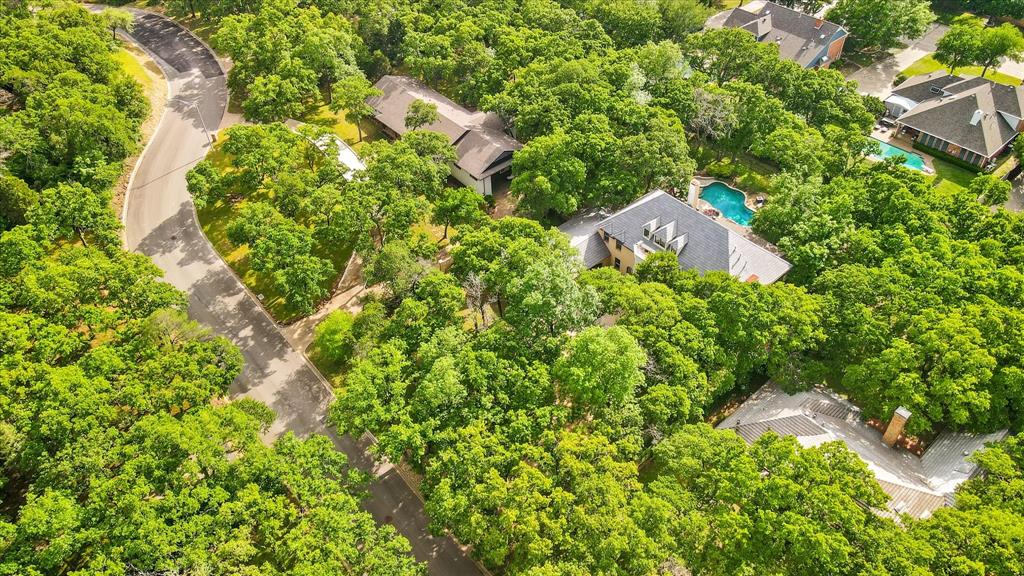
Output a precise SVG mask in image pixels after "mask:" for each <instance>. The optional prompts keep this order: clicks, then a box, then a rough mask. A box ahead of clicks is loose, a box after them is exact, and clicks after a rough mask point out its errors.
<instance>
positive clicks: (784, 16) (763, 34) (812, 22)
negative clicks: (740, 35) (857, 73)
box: [712, 0, 849, 68]
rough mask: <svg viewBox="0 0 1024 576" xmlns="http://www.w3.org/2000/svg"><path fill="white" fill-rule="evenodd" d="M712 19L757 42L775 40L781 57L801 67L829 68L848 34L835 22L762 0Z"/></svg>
mask: <svg viewBox="0 0 1024 576" xmlns="http://www.w3.org/2000/svg"><path fill="white" fill-rule="evenodd" d="M715 22H720V24H717V25H718V26H721V27H723V28H739V29H740V30H746V31H747V32H750V33H751V34H753V35H754V37H755V38H757V41H758V42H765V43H768V42H770V43H772V44H775V45H776V46H778V47H779V57H780V58H784V59H786V60H792V61H794V62H796V63H797V64H799V65H801V66H803V67H804V68H828V67H829V66H830V65H831V64H832V63H833V62H835V61H836V60H838V59H839V57H840V56H842V54H843V46H844V45H845V44H846V38H847V36H849V33H848V32H847V31H846V29H845V28H843V27H842V26H840V25H838V24H835V23H832V22H829V21H828V20H824V19H822V18H817V17H815V16H810V15H808V14H804V13H803V12H800V11H798V10H794V9H792V8H787V7H785V6H782V5H781V4H776V3H775V2H768V1H765V0H754V1H753V2H749V3H748V4H747V5H746V6H741V7H739V8H734V9H733V10H731V11H730V12H729V13H728V14H727V15H726V16H725V18H724V20H722V19H716V20H715ZM712 25H716V24H712Z"/></svg>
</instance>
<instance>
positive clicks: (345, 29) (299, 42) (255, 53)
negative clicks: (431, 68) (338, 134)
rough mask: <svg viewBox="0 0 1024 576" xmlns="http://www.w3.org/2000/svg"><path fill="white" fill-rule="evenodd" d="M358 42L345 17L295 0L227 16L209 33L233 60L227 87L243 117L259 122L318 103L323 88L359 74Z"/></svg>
mask: <svg viewBox="0 0 1024 576" xmlns="http://www.w3.org/2000/svg"><path fill="white" fill-rule="evenodd" d="M359 43H360V41H359V37H358V36H356V35H355V34H354V33H353V32H352V27H351V25H350V24H349V21H348V20H347V19H345V18H344V17H342V16H339V15H337V14H334V13H323V12H321V11H320V9H318V8H317V7H316V6H309V7H306V6H305V5H301V6H300V3H299V2H298V1H297V0H274V1H272V2H266V3H261V7H260V9H259V10H258V11H257V12H256V13H253V14H248V13H246V14H237V15H231V16H228V17H226V18H224V19H223V20H222V21H221V22H220V25H219V28H218V30H217V33H216V34H214V36H213V46H214V47H215V48H216V49H217V50H220V51H222V52H224V53H225V54H227V55H228V56H230V57H231V60H232V62H233V63H234V65H233V66H232V68H231V71H230V72H229V73H228V86H229V87H230V88H231V90H232V92H233V93H234V94H235V95H236V96H238V97H239V98H240V99H241V104H242V109H243V110H244V111H245V115H246V117H248V118H250V119H253V120H258V121H274V120H284V119H286V118H294V117H298V116H300V115H301V114H302V113H303V112H304V111H306V110H309V109H310V108H313V107H315V106H317V105H318V104H319V103H321V102H322V99H323V98H322V97H323V91H328V90H329V89H330V87H331V86H332V85H334V84H335V83H336V82H338V81H340V80H342V79H345V78H348V77H351V76H356V77H358V76H362V72H361V71H360V70H359V68H357V67H356V57H355V54H356V51H357V49H358V48H359V47H358V44H359ZM329 99H330V97H329V95H328V101H329Z"/></svg>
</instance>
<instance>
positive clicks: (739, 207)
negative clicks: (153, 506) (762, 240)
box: [700, 182, 754, 226]
mask: <svg viewBox="0 0 1024 576" xmlns="http://www.w3.org/2000/svg"><path fill="white" fill-rule="evenodd" d="M700 197H701V198H703V199H704V200H707V202H708V203H709V204H711V205H712V206H714V207H715V208H717V209H718V211H719V212H721V213H722V216H725V217H726V218H728V219H729V220H732V221H733V222H735V223H737V224H739V225H741V226H750V221H751V220H752V219H753V218H754V211H753V210H751V209H750V208H747V205H746V204H744V202H743V201H744V200H745V198H746V197H745V196H744V195H743V192H740V191H739V190H737V189H735V188H731V187H729V186H726V185H725V184H722V183H721V182H712V183H711V184H708V185H707V186H705V187H704V189H703V190H701V191H700Z"/></svg>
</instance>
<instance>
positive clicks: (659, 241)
mask: <svg viewBox="0 0 1024 576" xmlns="http://www.w3.org/2000/svg"><path fill="white" fill-rule="evenodd" d="M654 243H655V244H657V245H658V246H661V247H662V248H664V247H665V239H664V238H662V237H661V236H655V237H654Z"/></svg>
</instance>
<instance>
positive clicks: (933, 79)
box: [892, 70, 963, 102]
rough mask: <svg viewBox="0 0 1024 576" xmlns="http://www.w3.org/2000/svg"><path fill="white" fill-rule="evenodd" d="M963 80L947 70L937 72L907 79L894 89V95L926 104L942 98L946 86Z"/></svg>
mask: <svg viewBox="0 0 1024 576" xmlns="http://www.w3.org/2000/svg"><path fill="white" fill-rule="evenodd" d="M962 80H963V78H961V77H959V76H953V75H952V74H950V73H949V72H946V71H945V70H937V71H935V72H932V73H930V74H919V75H917V76H911V77H910V78H907V79H906V80H905V81H904V82H902V83H901V84H900V85H899V86H897V87H895V88H893V90H892V93H893V94H895V95H897V96H903V97H904V98H909V99H910V100H913V101H914V102H924V101H925V100H930V99H932V98H936V97H938V96H941V95H942V94H943V92H944V90H945V88H946V86H949V85H950V84H955V83H957V82H960V81H962Z"/></svg>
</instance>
